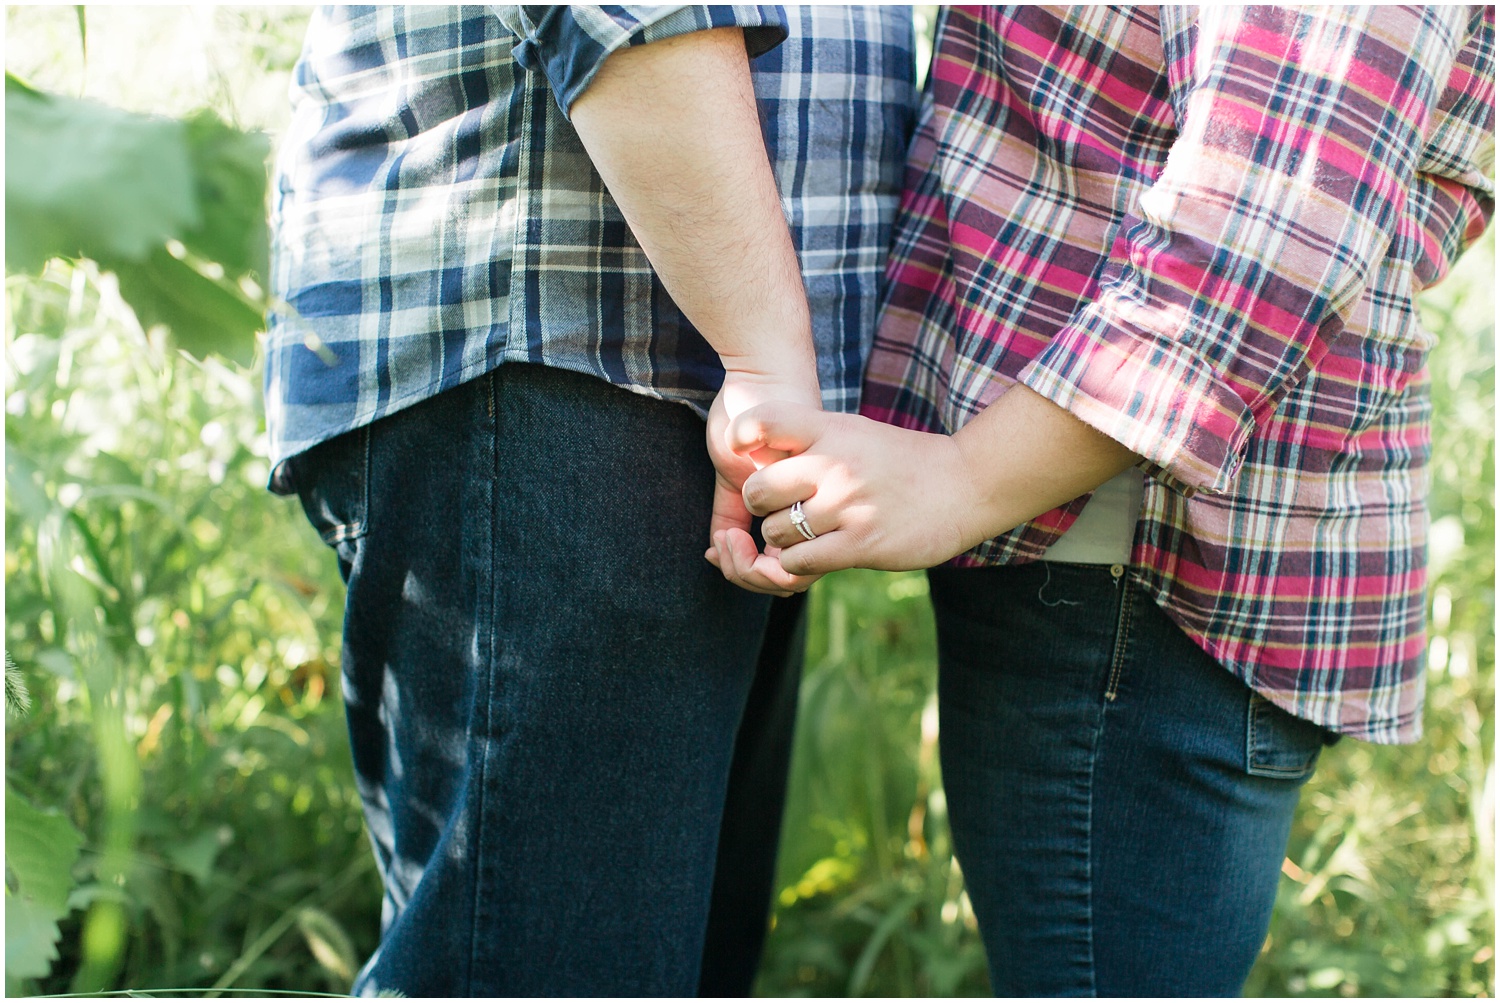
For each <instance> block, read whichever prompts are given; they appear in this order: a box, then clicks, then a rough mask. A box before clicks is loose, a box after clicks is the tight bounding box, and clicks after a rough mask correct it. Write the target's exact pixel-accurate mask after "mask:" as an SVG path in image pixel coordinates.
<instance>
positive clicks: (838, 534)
mask: <svg viewBox="0 0 1500 1003" xmlns="http://www.w3.org/2000/svg"><path fill="white" fill-rule="evenodd" d="M728 441H729V445H730V446H731V448H733V449H734V450H735V451H736V452H738V453H741V454H745V455H751V454H755V455H762V456H766V455H769V454H762V453H758V452H757V451H759V450H775V451H779V452H781V453H786V454H790V455H789V456H788V458H787V459H784V460H780V461H778V462H775V463H772V464H771V465H770V466H767V467H764V468H763V469H761V470H758V471H757V472H756V473H754V474H752V475H750V476H749V477H748V478H747V479H746V480H745V486H744V489H743V492H742V493H743V496H744V503H745V508H746V509H747V510H748V511H749V512H751V513H754V514H756V515H764V516H765V517H766V519H765V522H764V524H763V527H762V533H763V535H764V536H765V539H766V543H767V549H768V551H769V550H770V549H771V548H775V547H779V548H781V551H780V562H781V566H782V568H783V569H784V570H785V571H786V572H788V573H790V574H793V575H821V574H826V573H828V572H830V571H836V570H838V569H840V568H850V567H858V568H880V569H884V570H888V571H904V570H909V569H915V568H926V567H931V566H933V565H935V564H941V563H942V562H943V561H946V560H948V559H949V558H951V557H955V556H957V555H958V554H961V553H963V552H964V551H966V550H968V549H970V548H971V547H974V546H976V545H977V544H979V543H982V542H983V541H985V540H988V539H990V538H991V537H994V536H998V535H999V534H1001V533H1005V532H1009V531H1010V530H1011V529H1014V528H1015V527H1016V526H1019V525H1020V524H1021V523H1023V522H1026V521H1027V520H1028V519H1034V518H1036V517H1037V516H1039V515H1041V514H1042V513H1043V512H1046V511H1048V510H1050V509H1053V508H1056V507H1057V506H1058V505H1062V504H1064V503H1066V502H1069V501H1071V500H1072V499H1074V498H1077V497H1078V496H1079V495H1081V494H1083V493H1085V492H1087V491H1092V490H1093V489H1094V488H1096V487H1098V486H1099V485H1100V484H1103V483H1104V482H1105V481H1107V480H1109V479H1110V478H1111V477H1113V476H1114V475H1115V474H1117V473H1119V472H1120V471H1122V470H1125V469H1126V468H1128V467H1130V466H1131V465H1132V464H1134V463H1136V462H1137V461H1139V459H1140V457H1139V456H1137V455H1135V454H1134V453H1132V452H1131V451H1130V450H1128V449H1126V448H1125V447H1124V446H1122V445H1121V444H1120V443H1118V442H1116V441H1115V440H1114V439H1111V438H1110V437H1109V436H1107V435H1104V434H1103V433H1102V432H1099V431H1097V430H1096V429H1094V428H1092V427H1090V426H1089V425H1087V424H1085V423H1084V422H1082V421H1080V420H1079V419H1078V418H1076V417H1074V416H1073V415H1072V414H1070V413H1069V412H1067V411H1065V410H1063V409H1062V408H1060V407H1058V406H1057V405H1055V404H1053V403H1052V402H1051V401H1049V400H1047V399H1046V398H1044V397H1042V396H1040V395H1038V394H1036V393H1035V392H1033V391H1031V390H1029V389H1027V388H1026V387H1023V386H1015V387H1012V388H1010V389H1009V390H1008V391H1006V392H1005V393H1004V394H1002V395H1001V396H1000V398H999V399H998V400H996V401H995V402H994V403H993V404H991V405H990V406H989V407H987V408H985V409H984V411H982V412H981V413H980V414H978V415H977V416H976V417H975V418H974V419H973V420H972V421H970V422H969V423H968V424H967V425H965V426H964V427H963V428H962V429H960V430H959V431H958V432H957V433H956V434H954V435H952V436H947V435H936V434H933V433H929V432H914V431H911V430H909V429H902V428H896V427H895V426H893V425H883V424H881V423H879V422H875V421H871V420H870V419H868V418H860V417H856V416H853V415H841V414H828V413H825V412H822V411H818V410H814V409H812V408H806V407H798V406H796V405H794V404H784V403H768V404H764V405H761V406H759V407H754V408H751V409H749V410H747V411H746V412H745V413H743V414H741V415H740V416H739V417H737V418H736V419H734V420H733V421H732V422H730V424H729V430H728ZM798 501H800V502H802V505H801V513H802V515H803V517H804V518H805V520H806V522H805V525H806V526H807V527H808V529H810V530H811V531H812V532H813V533H814V534H815V538H814V539H811V540H808V539H805V538H804V537H803V535H802V534H801V533H800V532H799V531H798V529H797V527H796V526H795V525H793V522H792V512H791V511H790V509H791V507H792V505H793V503H795V502H798ZM726 576H728V572H726ZM731 580H732V581H734V580H736V579H734V578H733V577H732V576H731Z"/></svg>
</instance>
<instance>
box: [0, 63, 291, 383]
mask: <svg viewBox="0 0 1500 1003" xmlns="http://www.w3.org/2000/svg"><path fill="white" fill-rule="evenodd" d="M5 108H6V122H5V142H6V149H5V169H6V178H5V199H6V220H5V263H6V266H7V268H11V269H15V270H20V271H33V272H34V271H37V270H38V269H40V268H41V266H42V265H43V264H45V262H46V261H47V260H48V259H49V258H53V257H70V258H71V257H87V258H92V259H94V260H95V261H97V262H99V264H100V266H101V267H103V268H104V269H106V270H108V271H112V272H114V273H115V274H116V276H117V277H118V279H119V282H120V294H121V296H123V297H124V299H125V301H126V302H127V303H129V304H130V306H131V308H132V309H134V310H135V312H136V315H137V317H138V318H139V319H140V322H141V325H142V326H143V327H150V326H151V325H153V324H164V325H166V326H167V327H168V328H170V329H171V331H172V335H173V337H174V340H175V341H176V343H177V345H178V347H180V348H183V349H185V350H187V351H188V352H190V353H192V354H193V355H195V356H198V357H199V358H203V357H205V356H207V355H209V354H219V355H223V356H225V357H227V358H229V359H232V360H234V361H236V362H240V363H242V364H248V363H249V362H250V361H251V359H252V358H253V357H254V351H255V341H254V335H255V332H257V331H259V330H260V329H261V328H262V327H263V326H264V312H265V302H264V297H263V295H261V294H259V293H258V292H257V290H256V289H255V288H254V287H251V293H246V292H245V291H244V287H242V284H241V280H242V279H254V280H255V281H257V282H258V283H260V284H263V283H264V276H265V273H266V271H267V268H268V240H269V238H268V234H267V227H266V204H265V202H266V155H267V153H268V151H269V145H270V144H269V141H268V140H267V138H266V137H265V136H263V135H261V134H258V133H246V132H241V131H240V130H238V129H235V128H232V127H231V126H228V125H226V124H225V123H224V122H222V121H221V120H220V119H219V118H218V117H217V116H216V115H214V114H213V113H212V112H209V111H202V112H199V113H197V114H195V115H193V116H190V117H189V118H187V119H184V120H182V121H176V120H170V119H160V118H153V117H150V116H146V115H137V114H134V113H131V112H126V111H121V110H119V109H114V108H109V107H106V106H104V105H100V104H97V103H94V102H90V101H79V100H75V99H72V98H67V97H61V96H58V95H49V94H43V93H41V92H39V91H37V90H35V89H33V88H31V87H29V86H28V85H26V84H25V83H23V82H22V81H21V80H19V79H17V78H15V77H13V76H11V75H9V74H7V76H6V89H5ZM170 241H176V242H178V244H180V245H181V246H180V247H179V246H177V244H171V245H170V246H171V248H172V251H169V250H168V246H169V242H170ZM174 252H175V253H174Z"/></svg>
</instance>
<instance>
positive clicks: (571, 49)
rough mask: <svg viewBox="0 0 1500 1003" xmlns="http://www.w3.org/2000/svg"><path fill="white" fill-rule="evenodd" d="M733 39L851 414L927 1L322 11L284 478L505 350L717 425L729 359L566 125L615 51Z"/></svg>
mask: <svg viewBox="0 0 1500 1003" xmlns="http://www.w3.org/2000/svg"><path fill="white" fill-rule="evenodd" d="M717 27H739V28H743V29H745V36H746V44H747V46H749V48H750V50H751V54H752V55H755V56H757V58H755V59H754V60H752V62H751V72H752V77H753V79H754V85H755V92H756V97H757V99H758V101H759V104H760V110H761V120H762V125H763V129H764V133H765V138H766V144H767V149H768V152H769V153H770V157H771V165H772V169H773V171H774V172H775V175H776V180H777V184H778V185H779V187H780V190H781V193H782V203H783V207H784V209H785V211H786V213H787V217H788V222H789V223H790V226H791V231H792V238H793V241H794V243H795V244H796V247H797V250H798V253H799V254H800V256H801V259H802V265H803V280H804V283H805V284H806V287H807V292H808V299H809V302H810V304H811V306H812V316H813V337H814V341H815V343H816V345H817V349H818V364H819V377H820V379H821V381H822V385H823V390H824V403H825V405H826V406H828V407H830V408H837V409H842V410H852V409H853V408H854V407H855V405H856V403H857V401H858V395H859V381H860V377H861V375H862V372H863V366H864V360H865V357H866V355H867V354H868V351H869V346H870V341H871V339H872V338H873V336H874V330H875V317H876V311H877V309H878V306H879V295H880V288H881V284H882V278H883V275H884V271H885V259H886V252H887V250H888V249H889V247H890V236H891V221H892V219H893V218H894V216H895V213H896V205H897V202H898V200H899V197H900V188H901V174H902V167H903V164H904V162H905V157H906V147H907V140H908V138H909V137H910V135H911V129H912V126H913V125H914V123H915V119H916V112H917V94H916V88H915V82H914V76H915V67H914V59H913V47H914V39H913V32H912V20H911V10H910V8H908V7H869V8H866V7H853V8H851V7H836V6H828V7H817V8H781V7H751V6H692V7H612V6H611V7H593V6H574V7H568V6H558V7H507V6H494V7H479V6H473V7H457V6H447V5H443V6H416V5H413V6H376V7H354V6H329V7H322V8H319V9H318V10H317V12H316V13H315V14H314V16H313V20H312V24H311V26H310V28H309V31H308V36H307V42H306V44H305V46H304V48H303V52H302V57H301V59H300V60H299V62H298V64H297V68H296V72H295V75H294V79H293V83H292V101H293V116H292V122H291V125H290V127H289V129H288V130H287V133H286V137H285V139H284V140H283V143H282V150H281V154H280V156H279V158H278V161H277V170H276V187H275V205H274V207H273V223H274V235H275V238H274V245H273V249H274V268H273V282H272V286H273V291H274V292H275V293H276V295H277V296H278V297H279V298H280V299H281V300H282V301H283V303H284V304H285V305H284V306H283V307H282V308H280V309H278V310H276V311H275V312H274V313H273V314H272V316H271V318H270V324H269V338H268V342H267V360H266V426H267V430H268V433H269V438H270V451H271V461H272V464H273V468H274V467H279V466H280V464H281V461H282V460H284V459H286V458H287V457H289V456H291V455H293V454H295V453H298V452H301V451H302V450H305V449H307V448H309V447H311V446H313V445H316V444H317V443H319V442H322V441H324V440H325V439H329V438H332V437H333V436H336V435H338V434H340V433H342V432H347V431H349V430H350V429H354V428H358V427H359V426H361V425H364V424H366V423H368V422H371V421H374V420H375V419H378V418H381V417H384V416H385V415H388V414H391V413H393V412H395V411H398V410H400V409H401V408H404V407H409V406H410V405H412V404H416V403H417V402H419V401H422V400H425V399H427V398H428V397H431V396H432V395H434V394H437V393H440V392H442V391H444V390H447V389H449V388H450V387H454V386H457V385H458V384H460V383H463V382H465V381H466V380H470V379H473V378H475V377H478V376H481V375H483V374H484V373H486V372H488V371H490V370H491V369H493V368H495V367H496V366H498V365H501V364H503V363H505V362H507V361H521V362H533V363H542V364H544V365H549V366H557V367H560V368H564V369H571V370H576V371H579V372H585V373H591V374H593V375H595V376H598V377H599V378H601V379H604V380H608V381H609V382H611V383H614V384H615V385H617V386H621V387H624V388H626V389H629V390H632V391H635V392H638V393H642V394H647V395H650V396H654V397H660V398H664V399H666V400H672V401H680V402H682V403H685V404H688V405H689V406H691V407H694V408H695V409H697V410H698V411H699V412H700V413H702V412H706V410H707V407H708V405H709V403H710V402H711V401H712V400H713V397H714V394H715V393H716V392H717V390H718V387H719V385H720V383H721V382H722V380H723V369H722V368H721V367H720V365H719V358H718V355H717V354H716V353H715V352H714V351H713V349H712V348H711V347H710V346H709V344H708V342H707V341H705V340H704V339H703V337H702V336H701V335H700V334H699V333H698V332H697V331H696V330H694V329H693V327H692V325H691V324H689V323H688V322H687V320H686V319H685V318H683V316H682V314H681V312H680V311H678V309H677V307H676V305H675V304H674V303H673V302H672V300H671V298H670V297H669V296H668V295H667V293H666V290H665V289H664V287H663V286H662V284H661V282H660V280H659V279H658V278H657V277H656V274H655V273H654V272H653V271H652V269H651V266H650V263H649V262H648V261H647V260H646V257H645V255H644V254H643V253H642V251H641V249H640V246H639V245H638V244H637V243H636V242H635V239H634V237H633V236H632V235H631V233H630V228H629V227H628V226H627V225H626V223H625V220H624V218H623V217H622V216H621V215H620V212H619V209H618V208H617V207H616V205H615V203H614V201H613V200H612V199H611V198H610V197H609V194H608V192H606V191H605V188H604V184H603V182H602V181H601V180H600V179H599V176H598V174H597V173H595V171H594V169H593V165H592V163H591V162H590V161H589V159H588V156H587V154H586V153H585V151H584V149H583V146H582V144H581V143H580V142H579V139H578V135H577V133H575V132H574V131H573V127H572V126H571V125H570V124H569V122H568V117H567V116H568V109H569V108H570V107H571V106H572V103H573V101H574V99H575V98H577V97H578V95H579V94H581V93H582V92H583V91H584V90H585V88H587V86H588V84H589V82H590V81H591V80H592V79H593V77H594V74H595V72H596V71H597V70H598V68H599V67H600V66H601V65H602V64H603V62H604V60H605V59H606V58H608V57H609V55H610V53H612V52H615V51H617V50H619V49H621V48H622V47H625V46H632V45H641V44H646V43H650V42H653V41H656V40H658V39H662V38H667V37H670V36H673V35H678V34H682V33H685V32H692V31H700V30H704V29H708V28H717ZM778 43H780V44H778ZM768 50H769V51H768ZM661 152H662V156H671V155H672V153H671V151H670V150H663V151H661ZM277 486H279V487H285V485H280V484H279V483H278V484H277Z"/></svg>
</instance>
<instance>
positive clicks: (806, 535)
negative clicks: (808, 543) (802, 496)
mask: <svg viewBox="0 0 1500 1003" xmlns="http://www.w3.org/2000/svg"><path fill="white" fill-rule="evenodd" d="M792 525H793V526H795V527H796V528H797V532H799V533H801V534H802V539H804V540H816V539H817V538H818V534H817V533H814V532H813V531H812V527H811V526H809V525H808V524H807V516H805V515H803V514H802V503H801V502H793V503H792Z"/></svg>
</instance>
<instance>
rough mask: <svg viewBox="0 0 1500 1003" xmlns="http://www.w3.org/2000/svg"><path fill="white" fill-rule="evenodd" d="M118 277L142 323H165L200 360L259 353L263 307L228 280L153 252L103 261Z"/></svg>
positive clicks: (122, 292)
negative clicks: (136, 259)
mask: <svg viewBox="0 0 1500 1003" xmlns="http://www.w3.org/2000/svg"><path fill="white" fill-rule="evenodd" d="M99 263H100V264H101V265H103V266H104V267H106V268H109V269H111V270H112V271H113V272H114V273H115V275H116V276H117V277H118V278H119V280H120V295H121V296H123V297H124V298H125V301H126V302H127V303H129V304H130V306H131V308H132V309H134V310H135V312H136V316H137V317H138V318H139V319H140V322H141V326H143V327H150V326H151V325H152V324H165V325H167V326H168V327H169V328H171V329H172V334H173V336H174V339H175V341H176V343H177V346H178V347H179V348H182V349H185V350H186V351H188V352H190V353H192V354H193V355H195V356H197V357H198V358H200V359H201V358H203V357H204V356H205V355H209V354H211V353H218V354H220V355H223V356H225V357H226V358H229V359H233V360H234V361H236V362H239V363H241V364H245V363H248V362H249V361H250V360H251V359H252V358H253V357H254V355H255V337H254V335H255V332H256V331H259V330H260V329H261V327H262V326H263V324H264V316H263V314H262V313H261V310H260V307H259V306H258V305H257V304H255V303H253V302H252V301H251V300H250V299H249V298H248V297H246V296H245V295H244V294H243V293H240V292H239V291H238V290H236V289H234V288H232V287H231V286H229V284H228V283H226V282H222V281H217V280H215V279H211V278H209V277H208V276H206V275H204V274H202V273H201V272H199V271H198V270H197V269H195V268H194V267H193V266H192V265H189V264H188V263H187V262H185V261H181V260H179V259H177V258H174V257H172V255H170V254H168V253H167V251H166V249H165V248H160V249H158V250H157V251H155V252H154V253H153V254H152V255H151V256H150V258H148V259H147V260H146V261H145V262H142V263H140V264H136V263H134V262H130V261H111V260H105V259H101V260H100V262H99Z"/></svg>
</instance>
